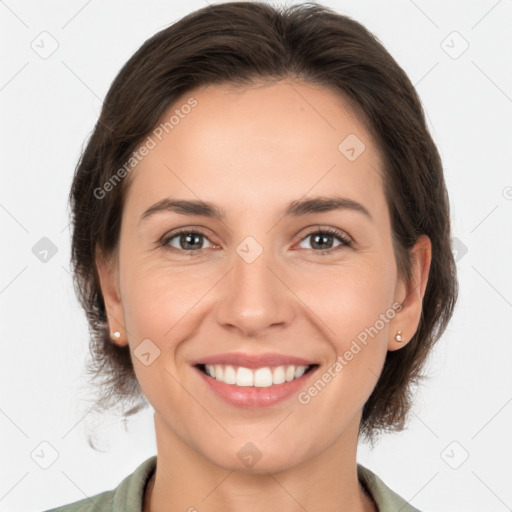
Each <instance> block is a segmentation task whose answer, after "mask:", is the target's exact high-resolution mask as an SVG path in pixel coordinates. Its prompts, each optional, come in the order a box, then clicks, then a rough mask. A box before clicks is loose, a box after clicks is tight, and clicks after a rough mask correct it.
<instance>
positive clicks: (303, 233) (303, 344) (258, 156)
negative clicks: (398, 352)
mask: <svg viewBox="0 0 512 512" xmlns="http://www.w3.org/2000/svg"><path fill="white" fill-rule="evenodd" d="M191 97H193V98H194V99H195V100H196V101H197V104H196V106H195V107H194V108H193V109H182V110H180V112H182V115H181V116H179V122H178V123H176V124H174V125H173V128H172V130H169V129H168V133H165V131H164V132H163V134H162V133H160V132H158V133H159V137H156V136H153V139H154V140H155V141H156V145H155V147H153V148H152V149H150V150H149V152H148V154H147V155H146V156H145V157H144V158H143V159H142V161H141V162H140V163H139V164H138V166H137V167H136V169H135V170H134V171H132V172H133V174H132V175H131V176H130V178H129V179H130V181H131V182H130V187H129V189H128V192H127V196H126V202H125V205H124V210H123V216H122V227H121V235H120V243H119V247H118V252H117V254H116V256H115V259H114V260H112V261H111V262H110V264H109V265H110V266H108V269H110V270H107V266H102V265H103V264H99V268H100V273H101V279H102V288H103V292H104V297H105V301H106V303H107V310H108V312H109V320H110V322H111V327H112V329H111V330H120V331H121V333H122V336H121V339H120V341H119V342H118V343H120V344H123V343H128V344H129V346H130V349H131V351H132V359H133V363H134V368H135V372H136V375H137V379H138V380H139V383H140V385H141V388H142V390H143V392H144V394H145V396H146V397H147V399H148V400H149V402H150V403H151V405H152V406H153V408H154V410H155V418H156V424H157V429H160V432H157V436H158V435H161V436H165V437H167V438H168V439H173V440H174V441H175V442H181V443H184V444H185V445H186V446H187V447H189V448H190V449H191V450H193V451H194V452H196V453H197V454H198V455H199V456H200V457H202V458H203V459H206V460H208V461H209V462H210V463H213V464H216V465H218V466H222V467H224V468H227V469H236V470H243V469H244V464H243V460H242V459H243V455H244V453H245V452H244V450H245V451H246V452H251V451H253V452H254V453H259V454H261V460H260V461H259V462H258V464H257V465H255V466H254V469H253V470H254V471H256V470H258V471H276V470H279V469H284V468H287V467H291V466H296V465H299V464H301V463H302V462H305V461H307V460H311V459H313V458H314V457H316V456H319V454H321V453H322V452H325V451H326V450H328V449H329V447H332V446H333V445H335V444H336V443H352V445H354V444H355V442H356V441H357V431H358V428H359V423H360V417H361V410H362V407H363V405H364V403H365V402H366V400H367V399H368V397H369V395H370V393H371V392H372V390H373V388H374V386H375V384H376V382H377V379H378V376H379V374H380V372H381V369H382V366H383V363H384V358H385V356H386V352H387V350H394V349H397V348H399V347H400V344H398V343H397V342H396V341H395V338H394V337H395V334H396V331H397V329H400V330H402V332H403V333H404V335H405V334H406V333H407V334H410V336H412V334H414V331H415V325H416V321H417V317H418V314H419V310H417V308H416V309H414V307H413V306H411V304H413V303H414V300H413V298H411V297H414V296H415V294H414V293H412V294H411V292H410V290H409V289H408V288H407V284H406V283H404V282H402V280H401V279H400V277H399V275H398V272H397V267H396V262H395V256H394V253H393V247H392V233H391V225H390V218H389V213H388V208H387V204H386V199H385V195H384V187H383V175H382V161H381V158H380V155H379V151H378V148H377V147H376V145H375V143H374V141H373V140H372V138H371V137H370V135H369V133H368V132H367V131H366V130H365V128H364V126H363V125H362V124H361V123H360V122H359V121H358V119H357V118H356V117H355V115H353V114H352V113H351V111H350V109H349V108H348V105H347V103H346V102H345V101H344V100H343V98H342V97H340V96H339V95H338V94H336V93H335V92H333V91H330V90H328V89H326V88H324V87H320V86H313V85H310V84H304V83H300V82H285V81H283V82H278V83H274V84H271V85H269V84H266V85H264V86H261V85H259V86H252V87H244V88H234V87H228V86H222V87H221V86H209V87H206V88H202V89H198V90H195V91H193V92H191V93H189V94H187V95H185V96H184V97H183V99H182V100H180V101H178V102H177V103H176V104H175V105H174V106H173V107H172V109H170V110H169V112H168V113H167V114H166V115H165V116H164V117H163V121H165V120H168V119H169V118H170V117H171V115H172V114H173V112H174V111H175V110H176V109H180V107H181V106H182V105H184V104H186V103H187V101H188V100H189V98H191ZM185 111H187V112H189V113H188V114H186V115H185V114H183V112H185ZM347 137H348V138H347ZM159 139H161V140H159ZM340 144H341V146H340ZM151 145H152V144H151ZM319 199H323V200H327V199H336V200H338V201H337V202H335V201H333V202H331V203H325V202H324V203H322V202H321V201H320V200H319ZM178 200H179V201H182V202H186V201H194V202H199V201H203V202H206V203H208V205H209V206H210V207H211V210H212V211H214V210H216V211H217V212H218V213H219V216H215V215H213V214H212V211H208V210H207V209H205V208H203V209H201V208H197V207H196V208H195V209H194V208H192V207H191V206H190V205H189V206H188V207H184V206H183V205H184V203H182V207H181V208H178V207H177V206H172V205H171V204H170V203H167V204H165V201H169V202H171V201H178ZM301 202H306V203H305V204H304V205H303V207H300V203H301ZM326 205H327V206H326ZM196 206H197V205H196ZM221 214H222V215H221ZM109 279H110V281H109ZM109 283H110V284H109ZM110 290H114V291H110ZM422 293H423V291H422V290H420V291H419V292H418V294H416V295H419V296H421V295H422ZM396 303H403V310H402V311H400V312H398V311H397V308H396V307H395V308H394V307H393V305H394V304H396ZM413 305H414V304H413ZM408 308H409V309H408ZM411 308H412V309H411ZM411 311H412V312H411ZM116 322H118V323H116ZM364 333H366V336H365V335H364ZM369 333H371V334H369ZM410 336H409V337H410ZM405 337H407V336H405ZM365 338H366V343H364V342H363V340H364V339H365ZM405 343H406V340H405V341H404V342H402V345H404V344H405ZM356 347H359V350H357V348H356ZM350 353H351V354H352V356H350ZM336 362H338V364H336ZM205 363H209V368H206V367H203V366H201V364H205ZM198 365H199V366H198ZM301 366H302V367H304V366H306V369H305V370H306V373H305V374H304V375H302V376H300V374H301V372H302V370H303V369H304V368H303V369H301V368H300V367H301ZM340 366H341V367H340ZM228 367H231V369H229V368H228ZM290 367H292V369H290ZM204 370H206V371H209V372H210V373H212V374H213V372H216V376H217V377H218V379H217V378H213V377H212V376H208V375H206V373H205V372H204ZM326 375H327V376H326ZM329 375H330V378H329ZM295 376H297V378H295ZM230 379H231V380H230ZM233 379H235V383H234V384H233V383H232V382H233ZM269 379H271V380H269ZM272 379H273V380H272ZM290 379H293V380H290ZM283 380H284V381H285V382H282V381H283ZM229 382H231V383H229ZM270 382H272V384H271V385H269V383H270ZM319 382H320V384H319ZM315 383H316V387H315ZM322 383H323V385H322ZM313 388H314V389H316V392H315V391H314V390H313ZM247 443H252V445H247ZM249 454H251V453H249ZM241 455H242V456H241ZM248 468H249V466H247V464H246V468H245V469H247V470H249V469H248Z"/></svg>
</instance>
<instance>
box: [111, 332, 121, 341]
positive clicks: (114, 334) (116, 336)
mask: <svg viewBox="0 0 512 512" xmlns="http://www.w3.org/2000/svg"><path fill="white" fill-rule="evenodd" d="M120 337H121V333H120V332H119V331H115V332H111V333H110V339H111V340H112V341H115V340H118V339H119V338H120Z"/></svg>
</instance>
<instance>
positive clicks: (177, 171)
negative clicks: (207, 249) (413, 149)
mask: <svg viewBox="0 0 512 512" xmlns="http://www.w3.org/2000/svg"><path fill="white" fill-rule="evenodd" d="M189 105H194V107H193V108H190V106H189ZM166 123H167V124H166ZM150 137H151V139H152V140H153V142H154V144H152V146H153V148H152V149H151V150H150V151H149V152H148V153H147V154H146V156H144V158H143V159H141V161H140V162H139V164H138V165H137V166H136V168H135V169H134V171H132V174H131V176H130V181H131V183H130V189H129V192H128V197H127V201H126V205H125V208H128V205H129V204H130V208H131V207H135V209H137V210H140V209H141V208H143V207H144V206H146V207H147V203H148V202H151V201H152V202H156V201H158V200H159V199H162V198H163V197H165V196H166V195H173V196H176V195H179V196H180V197H186V198H190V199H198V198H200V199H203V200H212V201H214V202H216V201H217V199H218V195H219V194H220V195H222V200H223V202H224V204H226V205H227V206H226V208H227V209H228V208H229V205H232V206H233V207H237V206H238V207H240V203H241V202H243V204H245V205H247V207H249V206H250V205H251V204H254V206H258V205H259V206H261V204H262V201H264V202H265V203H267V204H270V203H271V202H288V201H286V200H287V199H289V200H293V199H298V198H300V197H303V196H304V195H306V194H309V193H311V194H314V195H328V194H330V193H331V192H332V191H333V189H336V192H337V193H347V194H348V195H350V196H352V198H353V199H355V200H363V199H364V198H365V197H366V198H367V202H368V203H370V206H371V203H373V204H375V206H376V207H378V206H379V204H380V203H382V199H383V187H382V171H381V169H382V164H381V158H380V154H379V151H378V148H377V146H376V144H375V143H374V141H373V140H372V138H371V136H370V134H369V133H368V132H367V130H366V129H365V127H364V125H363V123H362V122H361V121H360V120H359V119H358V118H357V117H356V115H355V114H354V112H353V110H352V109H351V108H350V106H349V104H348V102H347V101H346V100H345V99H344V98H343V97H342V96H341V94H339V93H336V92H335V91H333V90H331V89H328V88H326V87H323V86H319V85H312V84H305V83H301V82H290V81H280V82H277V83H272V84H268V83H266V84H260V85H251V86H244V87H239V86H233V85H220V86H207V87H203V88H200V89H196V90H194V91H191V92H190V93H187V94H185V95H183V96H182V97H181V98H180V99H179V100H178V101H176V102H175V103H174V105H173V106H172V107H171V108H169V109H168V110H167V112H166V113H165V114H164V115H163V116H162V118H161V122H160V124H159V125H158V126H157V127H155V130H154V131H153V132H152V133H151V134H150ZM285 196H286V197H285ZM288 196H289V197H288Z"/></svg>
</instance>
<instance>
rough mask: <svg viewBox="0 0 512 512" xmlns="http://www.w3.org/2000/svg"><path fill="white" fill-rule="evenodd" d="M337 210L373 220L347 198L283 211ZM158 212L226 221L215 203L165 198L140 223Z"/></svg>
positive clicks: (322, 199) (318, 199) (294, 204)
mask: <svg viewBox="0 0 512 512" xmlns="http://www.w3.org/2000/svg"><path fill="white" fill-rule="evenodd" d="M335 210H352V211H355V212H359V213H362V214H364V215H365V216H366V217H368V219H370V220H372V216H371V214H370V212H369V211H368V210H367V209H366V208H365V207H364V206H363V205H362V204H361V203H358V202H357V201H354V200H353V199H348V198H346V197H340V196H333V197H325V196H320V197H313V198H311V199H303V200H300V201H292V202H291V203H289V204H288V205H287V206H286V208H285V209H284V211H283V217H299V216H301V215H308V214H311V213H324V212H330V211H335ZM158 212H174V213H178V214H180V215H201V216H204V217H210V218H214V219H219V220H224V219H225V218H226V213H225V211H224V210H222V209H221V208H219V207H218V206H216V205H215V204H213V203H210V202H208V201H201V200H197V201H192V200H184V199H172V198H169V197H167V198H165V199H162V200H161V201H158V202H157V203H155V204H154V205H153V206H150V207H149V208H148V209H147V210H146V211H145V212H144V213H143V214H142V215H141V218H140V221H139V223H140V222H141V221H143V220H145V219H148V218H149V217H151V216H152V215H154V214H155V213H158Z"/></svg>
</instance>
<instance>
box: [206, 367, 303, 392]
mask: <svg viewBox="0 0 512 512" xmlns="http://www.w3.org/2000/svg"><path fill="white" fill-rule="evenodd" d="M307 369H308V367H307V366H293V365H288V366H277V367H276V368H274V369H273V370H272V369H271V368H269V367H264V368H258V369H257V370H251V369H249V368H244V367H243V366H238V367H233V366H231V365H225V366H224V365H221V364H216V365H210V364H207V365H205V372H206V374H207V375H209V376H210V377H212V378H214V379H216V380H218V381H220V382H224V383H225V384H231V385H235V386H240V387H256V388H267V387H269V386H272V385H276V384H283V383H284V382H290V381H292V380H294V379H299V378H300V377H302V376H303V375H304V373H306V370H307Z"/></svg>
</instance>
